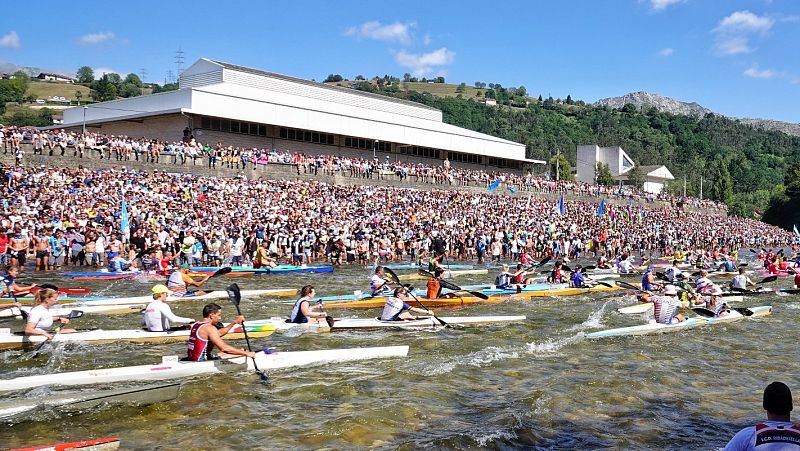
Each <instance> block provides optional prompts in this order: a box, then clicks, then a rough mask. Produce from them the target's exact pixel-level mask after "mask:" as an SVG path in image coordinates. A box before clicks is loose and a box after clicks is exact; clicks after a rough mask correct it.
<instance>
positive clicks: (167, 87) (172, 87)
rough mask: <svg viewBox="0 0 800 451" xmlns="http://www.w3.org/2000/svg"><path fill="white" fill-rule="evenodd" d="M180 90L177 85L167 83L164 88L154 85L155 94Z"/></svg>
mask: <svg viewBox="0 0 800 451" xmlns="http://www.w3.org/2000/svg"><path fill="white" fill-rule="evenodd" d="M177 89H178V84H177V83H167V84H165V85H164V86H159V85H153V94H156V93H159V92H167V91H176V90H177Z"/></svg>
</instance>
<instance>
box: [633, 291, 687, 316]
mask: <svg viewBox="0 0 800 451" xmlns="http://www.w3.org/2000/svg"><path fill="white" fill-rule="evenodd" d="M677 295H678V290H677V289H676V288H675V285H667V286H665V287H664V294H663V295H656V294H651V293H642V294H640V295H639V301H640V302H652V303H653V317H654V318H655V320H656V322H657V323H658V324H677V323H680V322H681V321H684V319H685V318H684V317H683V315H681V314H680V313H678V309H679V308H680V306H681V302H680V301H679V300H678V296H677Z"/></svg>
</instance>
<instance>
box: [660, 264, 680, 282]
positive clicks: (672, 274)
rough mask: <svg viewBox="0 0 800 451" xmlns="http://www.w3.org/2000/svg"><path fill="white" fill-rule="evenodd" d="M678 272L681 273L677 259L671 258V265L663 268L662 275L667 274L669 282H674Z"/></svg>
mask: <svg viewBox="0 0 800 451" xmlns="http://www.w3.org/2000/svg"><path fill="white" fill-rule="evenodd" d="M678 274H681V270H680V269H679V268H678V260H672V265H671V266H668V267H667V269H665V270H664V275H665V276H667V279H669V281H670V282H675V281H676V280H678Z"/></svg>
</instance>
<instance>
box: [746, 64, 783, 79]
mask: <svg viewBox="0 0 800 451" xmlns="http://www.w3.org/2000/svg"><path fill="white" fill-rule="evenodd" d="M744 75H745V76H747V77H750V78H762V79H764V80H769V79H770V78H775V77H777V76H781V75H782V74H781V73H780V72H777V71H774V70H772V69H763V70H762V69H759V68H758V65H753V66H750V67H748V68H747V69H745V71H744Z"/></svg>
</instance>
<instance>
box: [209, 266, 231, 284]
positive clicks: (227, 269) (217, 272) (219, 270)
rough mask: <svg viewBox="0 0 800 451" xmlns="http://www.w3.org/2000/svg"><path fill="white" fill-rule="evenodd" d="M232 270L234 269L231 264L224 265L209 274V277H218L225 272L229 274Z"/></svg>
mask: <svg viewBox="0 0 800 451" xmlns="http://www.w3.org/2000/svg"><path fill="white" fill-rule="evenodd" d="M231 271H233V268H231V267H230V266H224V267H222V268H220V269H218V270H216V271H214V272H213V273H212V274H211V275H210V276H208V278H209V279H211V278H214V277H217V276H224V275H225V274H228V273H229V272H231ZM234 285H236V284H234Z"/></svg>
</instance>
